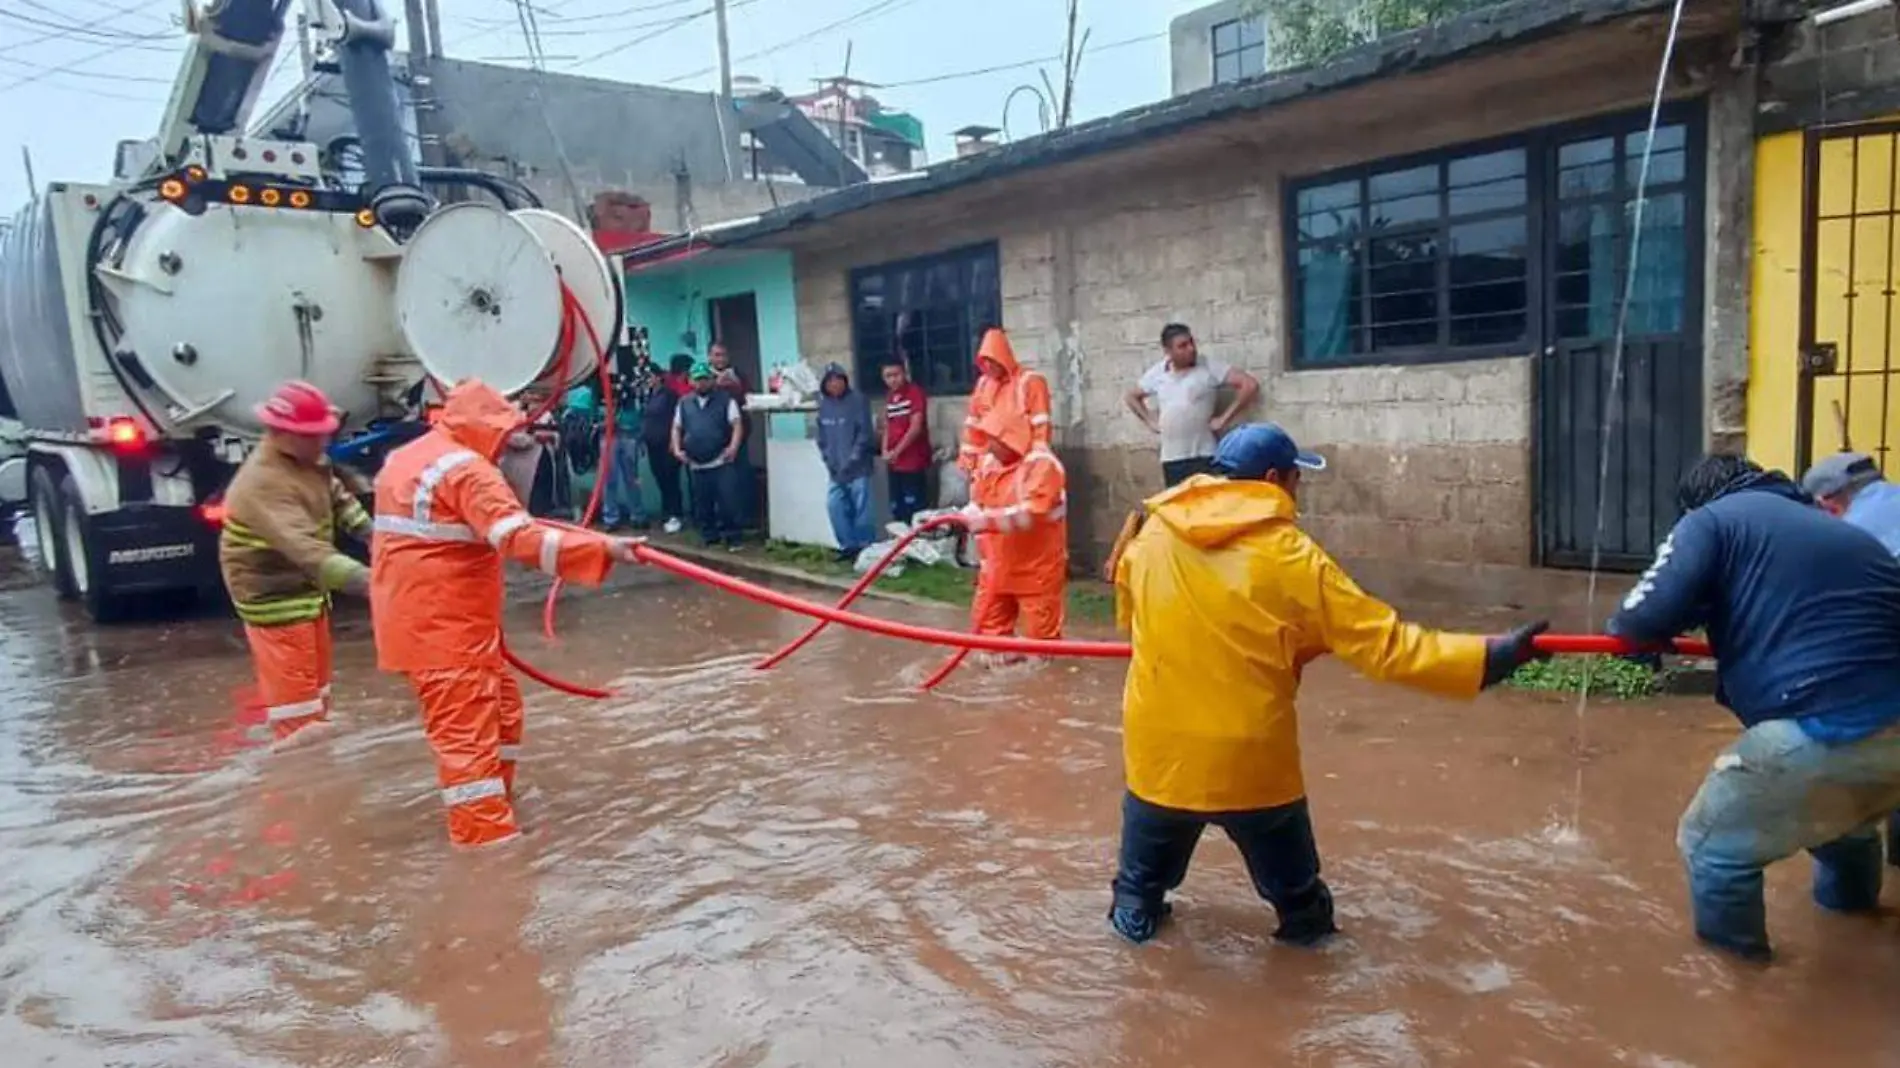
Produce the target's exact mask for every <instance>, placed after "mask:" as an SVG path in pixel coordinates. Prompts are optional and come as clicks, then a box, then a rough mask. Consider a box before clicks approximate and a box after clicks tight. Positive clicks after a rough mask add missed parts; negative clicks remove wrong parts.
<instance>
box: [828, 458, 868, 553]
mask: <svg viewBox="0 0 1900 1068" xmlns="http://www.w3.org/2000/svg"><path fill="white" fill-rule="evenodd" d="M825 511H826V512H827V513H828V514H829V515H830V516H831V533H832V535H833V536H834V537H836V538H837V539H838V548H839V549H842V550H844V551H845V552H851V553H856V552H858V551H860V550H862V549H866V548H869V547H870V545H871V543H872V542H875V541H877V528H876V527H875V526H873V525H872V524H871V476H870V475H859V476H858V477H857V478H854V479H852V480H851V481H849V482H833V483H832V484H831V492H829V493H827V494H826V495H825Z"/></svg>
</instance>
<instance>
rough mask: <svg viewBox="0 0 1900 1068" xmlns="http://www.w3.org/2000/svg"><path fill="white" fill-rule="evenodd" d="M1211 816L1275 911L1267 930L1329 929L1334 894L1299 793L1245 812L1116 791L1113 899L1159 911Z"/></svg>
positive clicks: (1303, 937) (1318, 933)
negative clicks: (1322, 872)
mask: <svg viewBox="0 0 1900 1068" xmlns="http://www.w3.org/2000/svg"><path fill="white" fill-rule="evenodd" d="M1210 823H1211V824H1213V825H1214V826H1216V827H1219V828H1220V829H1221V830H1223V831H1225V832H1227V837H1228V838H1230V839H1232V840H1233V843H1234V846H1235V848H1237V849H1239V850H1240V857H1241V859H1242V860H1244V861H1246V862H1247V874H1248V875H1249V876H1250V877H1251V878H1252V879H1253V886H1254V890H1255V891H1256V892H1257V893H1259V895H1260V896H1261V897H1263V898H1265V899H1266V900H1267V902H1268V903H1269V904H1271V905H1272V906H1273V908H1274V911H1275V912H1277V913H1279V916H1280V928H1279V930H1277V931H1275V932H1274V934H1273V937H1275V938H1277V939H1280V940H1281V941H1285V942H1294V943H1302V944H1303V943H1309V942H1313V941H1317V940H1318V939H1320V938H1324V937H1325V936H1327V935H1329V934H1332V933H1333V931H1334V930H1335V928H1334V926H1333V895H1332V891H1330V890H1328V889H1327V887H1326V883H1325V881H1324V880H1322V879H1321V878H1320V877H1319V847H1318V846H1317V845H1316V844H1315V843H1314V841H1313V818H1312V815H1311V813H1309V812H1308V811H1307V807H1306V799H1305V798H1301V799H1300V800H1298V801H1295V802H1293V803H1292V804H1289V805H1277V806H1275V807H1273V808H1261V809H1252V810H1249V811H1245V812H1186V811H1183V810H1181V809H1173V808H1163V807H1162V806H1160V805H1153V804H1149V803H1148V802H1146V801H1143V800H1142V799H1141V798H1139V797H1136V796H1135V795H1134V794H1132V793H1125V794H1123V795H1122V846H1121V860H1120V864H1119V868H1118V870H1117V871H1116V872H1115V882H1114V884H1113V885H1114V890H1115V900H1114V907H1116V908H1135V909H1139V910H1141V911H1143V912H1146V913H1149V914H1151V915H1152V914H1158V913H1160V912H1161V911H1162V903H1163V901H1164V900H1165V899H1166V897H1167V894H1168V892H1169V891H1171V890H1174V889H1176V888H1177V887H1179V886H1180V885H1181V880H1183V879H1185V878H1187V871H1188V862H1189V861H1191V860H1193V859H1194V847H1195V846H1196V845H1197V844H1199V843H1200V840H1201V832H1202V831H1203V830H1205V829H1206V828H1207V825H1208V824H1210Z"/></svg>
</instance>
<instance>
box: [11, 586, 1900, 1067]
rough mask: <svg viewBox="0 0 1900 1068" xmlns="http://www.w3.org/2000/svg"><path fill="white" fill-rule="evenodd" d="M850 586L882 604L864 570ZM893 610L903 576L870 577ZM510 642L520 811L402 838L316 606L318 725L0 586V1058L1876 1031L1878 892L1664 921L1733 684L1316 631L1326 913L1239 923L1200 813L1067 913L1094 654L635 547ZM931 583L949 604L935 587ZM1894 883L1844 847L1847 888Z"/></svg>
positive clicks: (1369, 1056) (1865, 1053)
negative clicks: (1168, 891)
mask: <svg viewBox="0 0 1900 1068" xmlns="http://www.w3.org/2000/svg"><path fill="white" fill-rule="evenodd" d="M878 610H880V611H890V610H891V609H890V608H889V607H888V606H887V607H885V608H882V609H878ZM901 611H903V612H904V613H905V615H906V617H907V618H916V617H918V616H920V615H927V614H928V613H922V612H919V611H917V610H914V609H904V610H901ZM537 616H538V605H537V604H536V603H533V602H532V601H523V603H521V604H519V605H517V606H516V608H515V610H514V613H513V617H512V619H513V622H514V632H513V633H514V634H516V635H517V637H516V644H517V646H518V648H519V649H520V651H521V652H522V653H524V655H526V656H528V658H529V659H531V660H534V661H536V662H537V663H540V664H543V665H544V666H546V667H548V668H550V669H552V670H554V671H556V672H557V673H562V674H567V675H571V676H573V677H576V678H584V679H588V680H590V681H607V680H611V681H613V682H615V683H617V684H618V685H619V686H621V687H622V688H623V689H624V690H625V691H626V692H627V693H629V694H630V695H631V696H628V697H626V698H624V699H617V700H613V701H607V702H598V703H592V702H586V701H582V700H577V699H573V698H567V697H562V696H559V695H556V694H552V693H549V692H548V691H545V690H540V689H536V688H533V687H530V688H529V689H528V695H529V706H528V746H527V756H526V758H525V760H524V763H523V765H522V775H523V781H524V782H525V784H526V786H527V794H526V800H525V801H524V803H523V805H522V816H523V820H524V822H525V823H526V824H527V825H528V826H529V828H530V829H531V831H532V832H533V833H532V834H531V836H530V837H529V838H527V839H525V840H524V841H523V842H521V843H518V844H516V845H514V846H509V847H503V848H501V849H498V850H491V851H488V852H482V853H475V854H464V853H456V852H452V851H451V850H450V849H449V848H448V846H447V845H446V843H445V840H444V834H443V827H442V813H441V810H440V806H439V804H438V799H437V794H436V790H435V787H434V781H433V771H432V764H431V761H430V758H429V754H428V752H427V748H426V746H425V744H424V742H423V738H422V734H421V731H420V729H419V726H418V722H417V715H416V712H415V710H414V707H413V705H412V702H411V699H410V697H409V695H408V694H407V692H406V691H405V690H404V689H403V688H402V687H401V685H400V684H399V683H397V682H396V681H395V680H392V679H390V678H387V677H384V676H380V675H378V674H376V672H375V671H374V665H373V656H372V653H371V650H370V647H369V644H368V633H367V624H366V622H365V621H364V620H363V619H362V618H361V617H351V618H347V619H345V620H344V621H342V623H340V625H339V630H338V684H337V708H338V716H339V720H340V726H339V727H338V728H337V729H336V730H335V731H334V732H333V733H331V734H329V735H328V736H327V737H323V738H319V739H316V740H314V741H310V742H307V743H303V744H299V745H297V746H295V747H293V748H291V749H288V750H280V751H272V750H271V749H269V748H257V747H253V746H251V745H249V744H248V743H247V742H246V741H245V735H244V727H243V725H242V724H240V723H239V722H238V712H237V709H236V708H235V707H234V704H233V698H232V693H233V691H234V690H235V689H236V688H237V687H238V686H240V685H242V684H243V683H245V682H246V681H247V672H248V666H247V662H246V660H245V657H244V653H243V646H242V639H241V637H240V635H239V633H238V631H237V628H236V625H235V624H234V623H231V622H229V621H226V620H222V619H197V620H191V621H186V622H180V623H165V624H156V623H155V624H146V625H134V626H129V627H125V628H119V629H111V630H99V629H95V628H92V627H90V626H87V625H85V624H83V623H81V622H79V621H78V617H77V616H76V615H74V614H72V613H70V612H68V611H66V610H63V609H61V608H60V607H59V606H57V605H55V603H54V602H53V599H52V596H51V594H50V593H49V592H47V591H45V590H44V589H40V588H24V589H14V590H11V591H9V592H5V593H0V670H3V671H4V673H5V675H4V677H5V680H6V681H5V683H4V688H3V689H0V858H4V861H5V866H4V869H3V870H0V1003H3V1004H4V1006H5V1011H4V1014H0V1046H3V1047H4V1048H5V1049H6V1050H7V1053H6V1054H5V1055H4V1057H0V1061H4V1063H5V1064H6V1065H8V1066H9V1068H13V1066H28V1065H34V1066H38V1065H60V1066H64V1065H75V1066H98V1065H124V1066H161V1065H162V1066H181V1068H182V1066H192V1068H225V1066H230V1068H237V1066H245V1068H264V1066H278V1065H287V1066H289V1065H294V1066H313V1068H314V1066H339V1068H340V1066H361V1065H392V1066H410V1065H414V1066H454V1068H481V1066H490V1065H492V1066H504V1065H505V1066H509V1068H525V1066H538V1065H550V1066H553V1065H559V1066H574V1068H627V1066H634V1065H639V1066H659V1068H698V1066H704V1068H713V1066H723V1068H739V1066H746V1068H753V1066H768V1065H769V1066H788V1065H826V1066H831V1065H836V1066H859V1065H863V1066H881V1065H887V1064H892V1063H901V1064H902V1065H904V1066H905V1068H935V1066H940V1065H941V1066H951V1065H984V1066H994V1068H1006V1066H1017V1065H1024V1066H1027V1065H1077V1066H1081V1065H1088V1066H1099V1065H1116V1066H1128V1068H1137V1066H1140V1068H1149V1066H1153V1068H1162V1066H1168V1068H1173V1066H1182V1065H1192V1066H1195V1068H1225V1066H1248V1068H1255V1066H1259V1065H1266V1064H1273V1065H1316V1066H1384V1065H1395V1066H1396V1065H1406V1066H1409V1065H1483V1066H1493V1065H1495V1066H1504V1065H1525V1066H1528V1065H1633V1066H1639V1068H1680V1066H1686V1065H1698V1066H1710V1068H1715V1066H1721V1068H1742V1066H1751V1065H1761V1066H1770V1065H1775V1066H1781V1065H1788V1064H1793V1063H1801V1064H1804V1065H1857V1066H1862V1065H1900V1012H1896V1011H1895V1008H1894V1006H1895V1004H1896V1001H1895V990H1896V988H1897V987H1900V924H1897V923H1896V922H1895V920H1894V918H1893V917H1892V916H1886V917H1882V918H1879V919H1873V920H1868V919H1847V918H1841V917H1834V916H1827V915H1823V914H1821V913H1818V912H1816V911H1815V910H1813V909H1812V908H1810V907H1809V905H1808V903H1807V900H1806V893H1805V880H1806V864H1805V863H1804V862H1803V863H1793V864H1787V865H1782V866H1780V867H1778V868H1776V869H1775V870H1774V871H1773V872H1772V873H1771V876H1770V923H1771V927H1772V929H1773V931H1774V933H1775V935H1776V936H1777V938H1778V939H1779V942H1780V949H1781V951H1782V954H1783V961H1782V963H1780V964H1778V965H1777V966H1775V967H1773V968H1770V969H1767V970H1755V969H1749V968H1744V967H1738V966H1734V965H1731V964H1729V963H1727V962H1725V961H1722V960H1718V959H1716V958H1714V957H1711V956H1709V955H1707V954H1705V953H1704V952H1702V951H1700V950H1698V949H1697V948H1696V947H1695V946H1694V944H1693V942H1692V941H1691V939H1690V937H1689V934H1688V928H1687V921H1686V917H1685V914H1684V890H1683V881H1682V876H1681V873H1680V871H1679V869H1678V866H1677V862H1676V858H1675V855H1674V850H1673V845H1672V842H1673V837H1674V827H1675V821H1676V817H1677V814H1678V812H1679V811H1680V809H1681V807H1682V805H1683V803H1684V802H1685V801H1686V800H1687V798H1688V796H1689V795H1690V794H1691V793H1692V792H1693V790H1694V788H1695V785H1696V783H1697V781H1698V780H1699V778H1700V776H1701V774H1702V771H1703V769H1705V768H1706V767H1707V764H1708V760H1709V758H1710V757H1711V755H1712V754H1713V753H1714V751H1715V750H1716V749H1717V748H1719V747H1720V745H1722V744H1723V742H1724V741H1725V740H1727V739H1728V738H1730V737H1732V735H1733V734H1734V732H1735V727H1734V725H1733V722H1732V720H1730V719H1729V717H1727V716H1726V715H1725V714H1722V713H1720V712H1719V711H1718V710H1716V709H1714V707H1713V706H1712V705H1710V704H1708V703H1707V702H1703V701H1696V700H1687V701H1675V702H1655V703H1646V704H1641V705H1637V706H1633V707H1616V706H1614V705H1605V704H1600V703H1599V704H1593V705H1592V707H1591V709H1590V711H1589V713H1588V721H1587V748H1586V753H1587V757H1586V760H1587V763H1586V765H1585V776H1584V780H1583V791H1584V794H1583V803H1582V832H1583V833H1582V841H1581V842H1580V843H1578V842H1569V841H1568V840H1567V839H1566V837H1565V836H1564V835H1562V834H1557V833H1553V831H1554V830H1555V829H1557V828H1560V827H1561V826H1562V824H1563V822H1564V821H1565V820H1567V819H1568V817H1569V814H1570V811H1571V806H1572V800H1573V789H1574V782H1575V778H1574V777H1575V774H1576V770H1577V767H1578V757H1577V755H1576V754H1577V738H1578V735H1577V727H1578V724H1577V720H1576V718H1575V715H1574V702H1573V701H1572V700H1570V699H1568V698H1557V699H1538V698H1532V697H1527V696H1523V695H1515V694H1511V695H1500V696H1488V697H1486V698H1484V699H1482V700H1481V701H1479V702H1478V703H1477V704H1475V705H1470V706H1465V705H1458V704H1454V703H1447V702H1440V701H1435V700H1431V699H1427V698H1422V697H1417V696H1413V695H1410V694H1406V693H1402V692H1399V691H1395V690H1389V689H1381V688H1378V687H1375V686H1373V685H1371V684H1370V683H1367V682H1365V681H1363V680H1361V679H1358V678H1355V677H1353V676H1351V675H1350V674H1349V673H1348V672H1346V671H1344V670H1343V669H1341V668H1339V667H1338V666H1337V665H1332V664H1323V665H1320V666H1319V667H1318V669H1317V670H1315V671H1314V672H1312V674H1311V676H1310V677H1309V680H1308V683H1307V686H1306V691H1305V695H1304V700H1303V717H1304V732H1305V739H1306V767H1307V772H1308V779H1309V782H1310V785H1311V789H1312V797H1313V805H1314V811H1315V815H1316V819H1317V829H1318V833H1319V838H1320V847H1321V850H1322V853H1323V855H1324V857H1325V861H1326V866H1327V872H1328V877H1329V880H1330V882H1331V883H1332V886H1333V889H1334V892H1335V894H1336V895H1337V897H1338V902H1339V906H1340V912H1341V917H1340V922H1341V924H1342V926H1343V927H1344V928H1345V931H1346V935H1345V937H1343V938H1341V939H1339V940H1337V941H1336V942H1335V943H1334V944H1333V945H1331V946H1330V947H1329V948H1327V949H1325V950H1323V951H1321V952H1318V953H1308V952H1302V951H1298V950H1293V949H1286V948H1279V947H1276V946H1274V945H1273V944H1271V943H1270V941H1269V939H1268V934H1269V932H1270V931H1271V929H1272V927H1273V922H1274V921H1273V918H1272V915H1271V913H1270V911H1269V910H1268V909H1267V908H1266V907H1265V906H1264V905H1263V904H1261V903H1260V902H1258V901H1257V900H1256V899H1254V898H1253V896H1252V894H1251V891H1250V889H1249V885H1248V882H1247V880H1246V877H1245V875H1244V873H1243V872H1242V869H1241V867H1240V864H1239V862H1238V858H1237V857H1236V855H1235V853H1234V851H1233V849H1232V847H1231V846H1230V845H1229V844H1227V843H1226V842H1225V841H1224V840H1222V839H1220V837H1219V836H1218V835H1213V834H1210V835H1209V837H1208V838H1207V839H1206V840H1205V842H1204V844H1203V845H1202V848H1201V852H1200V854H1199V857H1198V861H1197V866H1196V868H1195V870H1194V872H1193V874H1192V875H1190V877H1189V879H1188V882H1187V885H1186V886H1185V887H1184V889H1183V893H1182V895H1181V898H1180V902H1181V904H1180V907H1179V911H1178V913H1177V920H1178V922H1177V923H1176V925H1175V926H1174V927H1173V928H1172V929H1171V930H1169V931H1167V932H1166V933H1165V934H1164V935H1163V937H1162V938H1161V939H1160V940H1159V941H1158V942H1156V943H1154V944H1153V945H1150V946H1148V947H1146V948H1144V949H1140V950H1136V949H1131V948H1129V947H1127V946H1125V945H1123V944H1122V943H1121V942H1119V941H1117V940H1116V939H1115V938H1114V937H1112V935H1111V934H1110V932H1109V929H1108V927H1107V925H1106V923H1105V921H1104V914H1105V912H1106V910H1107V906H1108V881H1109V878H1110V877H1111V875H1112V874H1113V866H1114V855H1115V836H1116V828H1117V822H1116V820H1117V804H1118V797H1119V783H1120V779H1119V764H1120V752H1119V737H1118V734H1117V727H1116V724H1117V720H1118V707H1117V702H1118V697H1119V692H1120V666H1119V665H1117V664H1083V663H1080V662H1074V663H1063V664H1058V665H1051V666H1047V667H1042V668H1030V669H1023V668H1014V669H1007V670H1004V671H999V672H994V673H984V672H981V671H974V670H966V671H964V672H961V673H959V674H958V675H957V676H956V677H955V678H953V680H952V681H951V682H950V683H949V684H948V685H947V686H946V687H945V688H944V691H943V692H941V693H940V694H938V695H934V696H919V695H917V694H916V693H915V692H913V687H914V685H915V683H916V681H917V680H918V679H920V678H921V677H923V675H924V674H926V673H927V672H928V671H929V670H930V668H931V667H933V666H934V665H935V664H936V662H937V658H938V653H937V652H936V651H934V650H928V649H922V648H917V647H906V646H902V645H898V644H895V643H891V642H888V641H883V640H880V639H874V638H868V637H863V636H856V635H843V634H832V635H828V636H827V637H825V638H824V639H822V640H820V641H819V642H817V643H814V644H813V645H812V646H811V647H809V648H808V649H807V650H806V651H804V652H803V653H802V654H800V655H799V656H797V657H795V658H794V659H792V660H791V661H789V662H788V663H787V664H786V665H785V666H784V667H782V668H780V669H778V670H776V671H773V672H770V673H757V672H753V671H751V670H750V663H751V661H752V660H753V659H755V658H757V657H758V656H760V655H762V654H763V653H765V652H767V651H769V650H770V649H771V648H773V647H775V646H776V644H778V643H779V642H782V641H784V640H786V639H788V638H790V637H791V636H793V635H795V634H796V633H798V632H799V631H800V630H801V629H802V627H803V622H802V621H800V620H797V619H793V618H791V617H787V616H782V615H779V614H776V613H773V612H771V611H769V610H766V609H762V608H756V607H754V606H751V605H748V604H745V603H743V602H740V601H738V600H735V599H731V598H727V597H722V596H720V595H717V594H714V593H711V592H706V591H702V590H699V589H695V588H690V587H686V586H682V585H675V584H666V583H659V582H653V583H646V584H641V585H636V586H634V587H632V588H628V589H623V590H620V591H617V592H614V593H610V594H606V595H601V596H591V597H587V596H576V597H571V598H569V599H567V600H566V601H565V602H564V606H563V609H562V616H561V619H562V628H563V635H564V636H563V639H562V641H561V642H560V643H559V644H558V645H553V646H550V645H547V644H546V643H544V642H542V641H541V640H540V639H539V638H538V637H532V635H534V634H535V631H536V619H537ZM943 621H945V622H950V623H954V621H955V616H953V615H951V614H948V613H946V614H945V615H944V616H943ZM1897 893H1900V890H1890V900H1896V899H1900V898H1896V897H1895V895H1896V894H1897Z"/></svg>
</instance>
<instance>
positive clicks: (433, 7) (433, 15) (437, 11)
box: [423, 0, 442, 59]
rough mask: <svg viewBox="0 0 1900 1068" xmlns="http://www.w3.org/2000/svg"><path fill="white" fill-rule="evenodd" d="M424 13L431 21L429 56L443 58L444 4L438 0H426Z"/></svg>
mask: <svg viewBox="0 0 1900 1068" xmlns="http://www.w3.org/2000/svg"><path fill="white" fill-rule="evenodd" d="M423 15H424V18H426V19H427V20H428V22H429V58H430V59H441V58H442V6H441V5H440V4H439V3H437V2H436V0H424V6H423Z"/></svg>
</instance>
